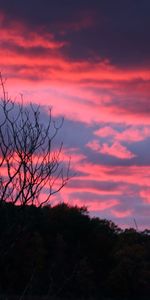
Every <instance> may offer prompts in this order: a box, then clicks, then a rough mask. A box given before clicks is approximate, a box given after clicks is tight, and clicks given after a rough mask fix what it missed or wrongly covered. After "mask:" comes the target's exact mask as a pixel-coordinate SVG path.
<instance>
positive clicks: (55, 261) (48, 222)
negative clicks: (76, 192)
mask: <svg viewBox="0 0 150 300" xmlns="http://www.w3.org/2000/svg"><path fill="white" fill-rule="evenodd" d="M149 283H150V235H149V232H148V231H144V232H137V231H135V230H134V229H126V230H124V231H123V230H121V229H120V228H118V227H117V226H116V225H115V224H114V223H112V222H111V221H107V220H101V219H98V218H90V217H89V215H88V212H87V210H86V209H85V208H79V207H70V206H68V205H66V204H60V205H57V206H55V207H43V208H37V207H35V206H14V205H12V204H8V203H1V204H0V294H1V295H4V296H7V297H8V298H9V296H12V295H16V296H17V297H18V299H23V298H25V299H26V297H33V298H34V297H36V299H37V298H38V297H42V298H43V297H44V299H45V298H46V299H53V297H56V298H57V297H58V298H63V299H80V298H81V299H105V298H106V299H107V298H108V299H110V298H112V299H150V298H149V297H150V284H149Z"/></svg>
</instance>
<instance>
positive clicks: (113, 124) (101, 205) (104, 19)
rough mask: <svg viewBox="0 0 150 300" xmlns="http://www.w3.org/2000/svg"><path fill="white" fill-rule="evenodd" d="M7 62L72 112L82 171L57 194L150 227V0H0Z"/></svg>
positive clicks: (24, 85)
mask: <svg viewBox="0 0 150 300" xmlns="http://www.w3.org/2000/svg"><path fill="white" fill-rule="evenodd" d="M0 71H1V72H2V74H3V77H4V78H7V81H6V89H7V91H8V92H9V96H11V97H12V99H15V101H17V100H18V99H19V97H20V96H19V95H20V94H23V97H24V102H27V103H28V102H33V103H37V104H40V105H41V109H42V110H43V116H44V117H43V122H45V120H46V118H48V115H47V112H48V110H47V109H46V108H47V106H52V107H53V116H54V117H55V118H61V117H62V116H64V118H65V122H64V126H63V128H62V130H61V133H60V139H62V140H63V142H64V150H63V151H64V155H66V156H68V155H71V161H72V163H71V168H72V171H73V172H74V173H75V176H74V178H73V179H72V180H70V182H69V184H68V185H67V186H66V187H65V188H64V189H63V190H62V191H61V193H60V194H59V195H57V196H56V197H55V198H53V203H56V202H57V201H66V202H69V203H70V204H71V205H72V204H73V205H76V204H77V205H86V206H87V208H88V210H89V211H90V214H91V215H92V216H98V217H100V218H107V219H111V220H113V221H114V222H115V223H117V224H118V225H119V226H123V227H127V226H129V227H134V226H135V224H134V219H135V220H136V222H137V224H138V227H139V228H140V229H144V228H150V1H149V0H142V1H141V0H125V1H121V0H75V1H73V0H43V1H42V0H26V1H21V0H13V1H12V0H0ZM18 101H19V100H18Z"/></svg>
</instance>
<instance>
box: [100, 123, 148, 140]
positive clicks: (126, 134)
mask: <svg viewBox="0 0 150 300" xmlns="http://www.w3.org/2000/svg"><path fill="white" fill-rule="evenodd" d="M94 134H95V135H97V136H99V137H112V138H113V139H114V140H115V141H125V142H128V143H129V142H140V141H143V140H144V139H146V138H149V137H150V128H149V127H146V126H143V128H138V127H137V128H136V127H133V126H132V127H129V128H127V129H125V130H123V131H121V132H118V131H117V130H115V129H113V128H111V127H110V126H105V127H102V128H100V129H98V130H96V131H95V132H94Z"/></svg>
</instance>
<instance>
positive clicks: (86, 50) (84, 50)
mask: <svg viewBox="0 0 150 300" xmlns="http://www.w3.org/2000/svg"><path fill="white" fill-rule="evenodd" d="M0 9H1V10H3V11H4V12H5V13H6V15H7V21H8V22H11V20H12V19H14V20H16V19H19V20H22V21H23V22H25V23H26V24H28V25H29V26H32V27H34V29H35V30H36V28H37V30H39V28H41V30H45V31H48V32H53V33H54V35H55V36H57V38H59V39H64V38H65V39H67V40H68V41H69V42H70V47H67V48H66V49H65V50H64V51H65V52H64V53H66V54H67V55H69V56H70V58H73V59H75V58H77V59H85V58H93V57H97V56H100V57H101V58H106V57H107V58H108V59H110V60H111V61H112V63H114V64H118V65H123V66H126V65H136V64H137V63H138V64H141V65H142V64H145V63H148V64H150V54H149V53H150V39H149V28H150V18H149V16H150V2H149V1H148V0H143V1H139V0H133V1H129V0H126V1H120V0H114V1H111V0H102V1H96V0H89V1H87V0H82V1H81V0H76V1H71V0H63V1H62V0H55V1H53V0H51V1H49V0H45V1H41V0H30V1H20V0H14V1H13V2H12V1H11V0H0ZM91 17H92V19H91V23H90V24H89V23H88V19H90V18H91ZM84 19H85V21H86V20H87V24H86V22H85V25H84V24H83V23H82V21H83V20H84ZM92 23H93V24H92ZM77 24H78V26H77ZM86 25H87V26H86ZM90 25H91V26H90Z"/></svg>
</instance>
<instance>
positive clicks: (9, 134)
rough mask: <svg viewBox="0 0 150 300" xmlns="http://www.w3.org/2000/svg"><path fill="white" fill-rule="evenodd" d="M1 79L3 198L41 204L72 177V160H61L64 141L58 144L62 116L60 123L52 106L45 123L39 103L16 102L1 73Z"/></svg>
mask: <svg viewBox="0 0 150 300" xmlns="http://www.w3.org/2000/svg"><path fill="white" fill-rule="evenodd" d="M0 81H1V86H2V90H3V98H2V100H1V101H0V117H1V118H0V168H1V170H0V201H5V202H6V201H8V202H12V203H14V204H21V205H27V204H28V205H31V204H32V205H33V204H34V205H37V206H41V205H43V204H45V203H48V201H49V200H50V197H51V196H52V195H54V194H55V193H57V192H59V191H60V190H61V189H62V188H63V187H64V186H65V185H66V183H67V182H68V180H69V165H70V163H63V162H62V161H61V154H62V147H63V143H62V142H61V143H59V145H58V146H57V147H56V144H55V137H56V136H57V133H58V131H59V130H60V129H61V127H62V125H63V119H62V120H61V122H59V124H57V122H56V121H54V120H53V119H52V115H51V109H49V117H48V122H47V124H46V125H44V124H43V121H42V119H41V111H40V106H35V105H32V104H30V105H29V106H24V105H23V101H22V102H21V104H19V103H18V104H15V102H14V101H12V100H10V99H9V98H8V96H7V94H6V91H5V87H4V82H3V79H2V76H1V75H0ZM44 189H45V190H46V192H45V190H44ZM41 194H43V195H44V196H43V198H42V199H39V196H40V195H41Z"/></svg>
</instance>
